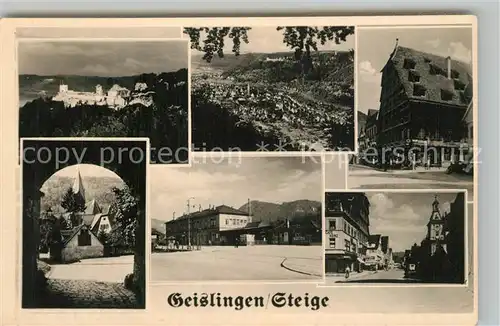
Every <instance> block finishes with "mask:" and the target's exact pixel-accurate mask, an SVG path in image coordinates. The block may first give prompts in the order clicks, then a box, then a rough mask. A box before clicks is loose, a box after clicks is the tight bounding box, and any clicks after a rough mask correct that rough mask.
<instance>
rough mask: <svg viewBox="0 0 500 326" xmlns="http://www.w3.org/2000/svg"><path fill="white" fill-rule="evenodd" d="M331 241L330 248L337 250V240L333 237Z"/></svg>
mask: <svg viewBox="0 0 500 326" xmlns="http://www.w3.org/2000/svg"><path fill="white" fill-rule="evenodd" d="M329 240H330V241H329V245H330V248H333V249H335V246H336V243H335V242H336V239H335V238H333V237H331V238H330V239H329Z"/></svg>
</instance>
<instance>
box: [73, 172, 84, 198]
mask: <svg viewBox="0 0 500 326" xmlns="http://www.w3.org/2000/svg"><path fill="white" fill-rule="evenodd" d="M73 193H75V194H76V195H79V196H81V197H82V199H83V202H85V201H86V200H85V188H84V187H83V180H82V176H81V174H80V170H77V172H76V178H75V182H74V183H73Z"/></svg>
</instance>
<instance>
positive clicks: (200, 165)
mask: <svg viewBox="0 0 500 326" xmlns="http://www.w3.org/2000/svg"><path fill="white" fill-rule="evenodd" d="M193 160H194V164H193V165H192V166H191V167H171V168H166V167H164V166H158V165H153V166H151V167H150V168H149V180H150V181H149V182H150V188H149V189H150V195H149V196H150V205H149V209H150V214H149V216H151V218H155V219H159V220H165V221H168V220H171V219H172V216H173V213H174V212H175V215H176V217H179V216H180V215H182V214H183V213H185V212H186V211H187V200H188V198H190V197H195V198H194V199H192V200H191V205H193V206H194V208H192V209H198V207H199V205H201V206H202V209H206V208H208V206H209V205H214V206H219V205H228V206H232V207H234V208H239V207H241V206H242V205H244V204H246V203H247V201H248V199H250V200H259V201H267V202H273V203H278V204H281V203H282V202H288V201H294V200H299V199H309V200H316V201H321V197H322V187H321V163H320V161H319V159H316V161H313V160H311V159H308V158H302V157H279V158H278V157H232V158H225V159H224V160H221V159H218V158H215V157H214V158H212V157H207V158H206V159H201V158H193Z"/></svg>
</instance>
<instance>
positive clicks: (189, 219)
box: [187, 197, 194, 250]
mask: <svg viewBox="0 0 500 326" xmlns="http://www.w3.org/2000/svg"><path fill="white" fill-rule="evenodd" d="M191 199H194V197H189V198H188V200H187V214H188V250H191V213H190V211H191Z"/></svg>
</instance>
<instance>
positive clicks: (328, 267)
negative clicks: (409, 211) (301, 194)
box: [325, 192, 370, 273]
mask: <svg viewBox="0 0 500 326" xmlns="http://www.w3.org/2000/svg"><path fill="white" fill-rule="evenodd" d="M325 203H326V206H325V223H326V224H325V228H326V230H325V233H326V235H325V241H326V243H325V271H326V272H327V273H343V272H345V269H346V267H349V268H350V270H351V271H355V270H360V269H361V268H362V265H363V264H364V258H365V255H366V250H367V245H368V237H369V224H370V223H369V207H370V203H369V202H368V198H367V197H366V195H365V194H364V193H359V192H358V193H331V192H330V193H326V194H325Z"/></svg>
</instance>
